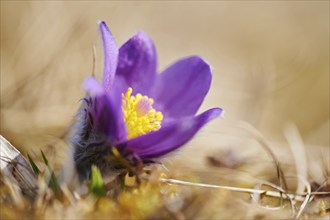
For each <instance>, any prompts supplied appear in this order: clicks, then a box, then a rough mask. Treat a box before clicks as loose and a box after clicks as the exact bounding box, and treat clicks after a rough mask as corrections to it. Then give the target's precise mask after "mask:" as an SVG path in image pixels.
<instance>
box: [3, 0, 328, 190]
mask: <svg viewBox="0 0 330 220" xmlns="http://www.w3.org/2000/svg"><path fill="white" fill-rule="evenodd" d="M99 20H104V21H106V22H107V24H108V26H109V28H110V29H111V31H112V33H113V34H114V36H115V39H116V41H117V44H118V45H122V44H123V43H124V42H125V41H126V40H127V39H128V38H130V37H131V36H132V35H133V34H134V33H135V32H136V31H138V30H143V31H145V32H146V33H148V34H149V35H150V37H151V38H152V39H153V40H154V43H155V45H156V47H157V52H158V66H159V68H158V69H159V71H161V70H163V69H164V68H165V67H167V66H168V65H170V64H171V63H173V62H174V61H175V60H177V59H179V58H182V57H185V56H189V55H200V56H201V57H203V58H204V59H205V60H207V61H208V62H209V63H210V64H211V66H212V67H213V82H212V86H211V90H210V92H209V94H208V96H207V97H206V99H205V102H204V104H203V105H202V107H201V109H200V112H202V111H204V110H206V109H208V108H210V107H215V106H219V107H222V108H223V109H225V111H226V113H225V115H224V118H222V119H220V118H219V119H217V120H215V121H213V122H211V123H210V124H209V125H207V126H206V127H205V128H204V129H203V130H202V131H201V132H200V133H199V134H198V135H197V136H196V138H194V139H193V140H192V141H191V142H189V143H188V144H187V145H186V146H185V147H184V148H183V149H182V150H181V151H178V152H177V153H175V154H172V155H169V156H168V157H167V158H165V162H166V163H167V164H168V166H169V167H171V166H173V165H175V166H176V167H179V168H180V167H181V170H192V171H194V172H196V173H199V174H200V176H201V178H204V177H203V175H204V174H206V175H205V180H207V181H208V182H210V183H211V182H212V181H214V182H216V181H218V180H219V179H222V180H224V179H225V180H226V177H227V181H229V179H230V178H231V176H230V175H231V174H232V171H231V170H230V169H232V168H236V167H237V166H239V165H241V164H242V163H243V162H244V163H246V164H248V165H251V164H254V165H255V166H250V167H249V166H248V168H244V169H243V170H244V171H245V174H244V175H243V174H242V173H241V174H240V175H237V178H243V179H245V181H248V180H249V178H252V177H254V178H256V177H257V176H258V178H259V179H262V178H263V176H262V175H266V174H262V170H264V169H266V168H265V167H267V166H266V165H267V164H268V165H269V166H270V167H271V166H272V165H271V163H272V160H271V158H270V157H267V154H266V153H265V151H264V150H263V149H262V148H261V147H260V145H259V144H258V141H256V138H255V136H254V135H252V134H251V132H250V131H249V129H246V128H244V127H243V128H242V126H241V125H242V122H244V123H245V124H249V126H253V127H254V128H253V129H257V130H258V131H259V132H260V133H261V134H262V136H263V137H264V138H265V139H267V141H268V144H269V147H270V148H271V149H272V151H273V152H274V153H275V154H276V155H277V157H278V159H279V160H281V162H282V163H283V164H284V166H286V165H289V164H290V163H292V156H291V153H290V148H289V147H288V143H287V140H286V138H285V133H286V132H285V128H286V126H287V124H288V123H291V124H293V125H294V126H295V127H294V128H296V130H295V129H293V130H295V131H299V133H297V132H296V133H295V132H293V134H294V135H295V137H297V138H300V137H301V140H302V141H303V143H304V147H305V150H306V151H307V152H308V153H307V159H308V161H309V162H310V164H311V166H309V168H310V169H311V170H309V172H310V174H311V176H312V177H313V178H314V179H319V180H320V179H322V175H323V174H324V172H323V171H324V169H323V168H324V166H327V165H329V2H328V1H288V2H285V1H267V2H263V1H234V2H229V1H208V2H204V1H191V2H190V1H182V2H181V1H170V2H165V1H157V2H152V1H138V2H135V1H125V2H119V1H118V2H116V1H111V2H105V1H100V2H96V1H95V2H94V1H93V2H89V1H81V2H79V1H72V2H61V1H47V2H40V1H31V2H29V1H1V131H0V132H1V135H3V136H5V137H6V138H7V139H8V140H10V141H11V142H12V143H13V145H14V146H16V147H17V148H19V149H20V150H22V151H23V152H24V153H26V152H31V151H32V152H33V151H35V152H38V151H39V149H43V150H44V151H46V152H47V151H48V152H49V151H50V152H56V154H54V155H57V156H58V158H62V157H65V155H66V152H67V148H68V142H67V139H66V134H67V131H68V129H69V127H70V125H71V124H72V121H73V119H74V116H75V114H76V111H77V109H78V108H79V100H80V98H82V97H83V96H84V91H83V89H82V88H81V84H82V81H83V79H84V78H85V77H87V76H89V75H91V73H92V69H93V45H95V48H96V74H97V76H98V78H101V73H102V62H103V52H102V44H101V41H100V35H99V32H98V26H97V21H99ZM253 129H252V130H253ZM291 134H292V132H291ZM288 152H289V153H288ZM48 154H49V155H50V156H52V155H53V154H50V153H48ZM313 155H314V156H313ZM182 158H184V159H182ZM224 158H225V159H224ZM247 158H248V159H247ZM59 161H61V160H60V159H59ZM313 164H314V165H313ZM322 164H323V165H322ZM260 165H262V166H260ZM264 165H265V166H264ZM210 166H211V167H213V168H210ZM219 166H222V167H225V168H229V171H228V170H227V172H225V171H223V172H222V171H219V169H218V168H217V167H219ZM214 167H216V168H214ZM313 167H314V169H312V168H313ZM322 167H323V168H322ZM268 168H269V167H268ZM218 171H219V175H215V174H214V172H218ZM210 172H211V173H210ZM267 172H268V171H267ZM267 172H266V173H267ZM261 174H262V175H261ZM252 182H253V181H252Z"/></svg>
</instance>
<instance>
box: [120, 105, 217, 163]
mask: <svg viewBox="0 0 330 220" xmlns="http://www.w3.org/2000/svg"><path fill="white" fill-rule="evenodd" d="M221 113H222V109H220V108H213V109H209V110H208V111H206V112H204V113H202V114H200V115H198V116H193V117H187V118H182V119H181V120H180V121H177V122H174V123H170V124H167V125H166V126H164V127H162V128H161V129H160V130H158V131H156V132H152V133H149V134H146V135H143V136H140V137H137V138H134V139H132V140H129V141H128V142H127V143H126V145H124V146H122V147H123V149H126V150H127V152H132V153H135V154H137V155H138V156H139V157H140V158H141V159H150V158H154V157H159V156H163V155H164V154H167V153H169V152H171V151H173V150H175V149H177V148H179V147H180V146H182V145H183V144H185V143H186V142H188V141H189V140H190V139H191V138H192V137H193V136H194V135H195V134H196V132H197V131H198V130H199V129H200V128H202V127H203V126H204V125H205V124H206V123H207V122H209V121H210V120H212V119H214V118H215V117H217V116H219V115H220V114H221ZM119 147H120V146H119Z"/></svg>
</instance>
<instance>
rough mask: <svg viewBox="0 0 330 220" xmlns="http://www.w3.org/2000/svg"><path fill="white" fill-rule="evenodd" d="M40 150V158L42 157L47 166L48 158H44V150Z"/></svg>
mask: <svg viewBox="0 0 330 220" xmlns="http://www.w3.org/2000/svg"><path fill="white" fill-rule="evenodd" d="M40 151H41V156H42V159H44V162H45V164H46V165H47V166H48V160H47V158H46V156H45V154H44V152H43V151H42V150H40Z"/></svg>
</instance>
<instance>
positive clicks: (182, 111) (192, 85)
mask: <svg viewBox="0 0 330 220" xmlns="http://www.w3.org/2000/svg"><path fill="white" fill-rule="evenodd" d="M211 80H212V74H211V68H210V66H209V65H208V64H207V63H206V62H205V61H204V60H203V59H201V58H200V57H197V56H192V57H188V58H185V59H182V60H179V61H178V62H176V63H175V64H173V65H172V66H170V67H169V68H167V69H166V70H165V71H164V72H163V73H161V74H160V75H159V76H158V77H157V80H156V85H155V90H154V91H155V93H156V95H155V97H153V98H154V99H155V104H154V107H155V109H157V110H158V111H161V112H162V113H163V114H164V120H168V119H169V118H180V117H185V116H191V115H195V114H196V112H197V110H198V109H199V107H200V105H201V104H202V102H203V100H204V97H205V96H206V94H207V92H208V91H209V88H210V85H211Z"/></svg>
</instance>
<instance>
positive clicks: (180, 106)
mask: <svg viewBox="0 0 330 220" xmlns="http://www.w3.org/2000/svg"><path fill="white" fill-rule="evenodd" d="M99 28H100V31H101V35H102V41H103V47H104V73H103V83H102V84H101V83H99V82H98V81H97V80H96V79H95V78H93V77H89V78H87V79H86V80H85V81H84V84H83V86H84V88H85V89H86V91H87V97H86V98H85V99H84V100H85V102H84V104H83V106H82V108H81V110H80V113H79V114H78V122H77V125H76V128H77V134H76V135H75V136H74V137H73V139H72V143H73V145H74V146H75V152H74V159H75V162H76V167H77V170H78V172H79V174H80V177H81V178H87V177H88V175H89V170H90V166H91V164H96V165H97V166H99V167H100V169H101V170H107V169H108V168H113V166H114V165H113V164H111V163H109V161H108V160H107V157H108V156H109V155H111V148H112V147H115V148H116V149H117V150H118V151H119V152H120V153H121V155H123V156H125V157H126V158H130V157H132V156H133V157H134V158H138V159H140V160H150V159H153V158H156V157H160V156H163V155H165V154H167V153H169V152H171V151H173V150H175V149H177V148H179V147H180V146H182V145H183V144H185V143H186V142H188V141H189V140H190V139H191V138H192V137H193V136H194V135H195V134H196V133H197V131H198V130H199V129H200V128H202V127H203V126H204V125H205V124H206V123H207V122H209V121H210V120H212V119H214V118H215V117H217V116H219V115H220V114H221V113H222V109H220V108H213V109H209V110H207V111H205V112H204V113H202V114H200V115H197V116H196V115H195V114H196V112H197V110H198V109H199V107H200V105H201V104H202V102H203V100H204V97H205V96H206V94H207V92H208V90H209V88H210V84H211V80H212V74H211V69H210V66H209V65H208V64H207V63H206V62H205V61H204V60H203V59H201V58H200V57H198V56H192V57H187V58H184V59H181V60H179V61H177V62H176V63H174V64H173V65H172V66H170V67H168V68H167V69H165V70H164V71H163V72H162V73H160V74H157V69H156V68H157V56H156V49H155V46H154V44H153V42H152V41H151V39H150V38H149V37H148V35H147V34H146V33H144V32H141V31H140V32H138V33H137V34H135V35H134V36H133V37H132V38H131V39H129V40H128V41H127V42H126V43H125V44H124V45H123V46H122V47H120V48H119V49H118V47H117V45H116V43H115V40H114V38H113V36H112V34H111V32H110V31H109V29H108V27H107V26H106V24H105V22H100V23H99Z"/></svg>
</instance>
